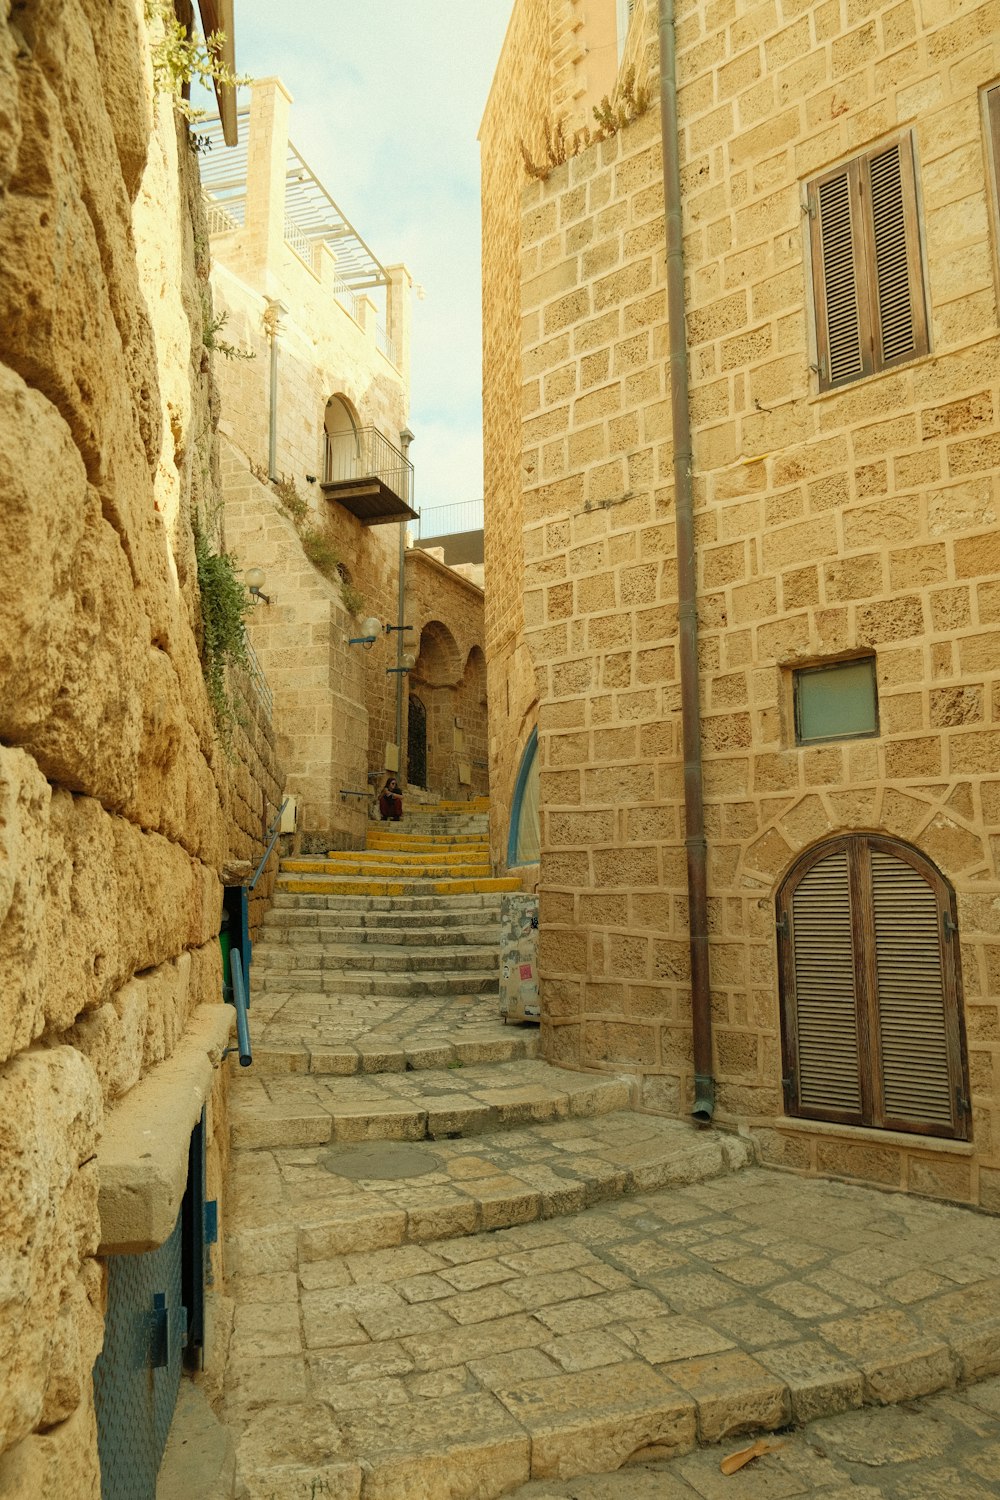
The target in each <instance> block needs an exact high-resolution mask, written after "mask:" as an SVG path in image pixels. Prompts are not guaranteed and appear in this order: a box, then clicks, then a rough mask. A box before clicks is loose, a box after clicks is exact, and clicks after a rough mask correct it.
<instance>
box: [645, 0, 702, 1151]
mask: <svg viewBox="0 0 1000 1500" xmlns="http://www.w3.org/2000/svg"><path fill="white" fill-rule="evenodd" d="M659 6H660V10H659V20H660V129H661V133H662V138H663V204H664V212H665V215H666V241H667V318H668V320H669V328H668V333H669V340H670V356H669V358H670V410H671V420H672V428H673V440H674V520H675V525H676V534H677V595H678V604H679V610H678V614H679V632H680V672H681V731H682V738H683V743H684V823H685V840H684V843H685V848H686V850H687V881H688V908H689V913H688V926H689V942H690V949H691V1029H692V1035H693V1041H694V1108H693V1109H692V1111H691V1113H692V1114H693V1116H694V1118H695V1119H696V1120H698V1121H700V1122H702V1123H703V1124H708V1122H709V1121H710V1120H711V1118H712V1115H713V1113H714V1112H715V1078H714V1076H713V1071H712V1009H711V989H710V982H709V972H708V881H707V863H708V847H707V844H706V841H705V806H704V792H703V778H702V763H701V711H700V705H699V693H698V600H697V591H698V582H697V566H696V557H695V542H694V496H693V492H692V462H693V460H692V452H691V413H690V410H689V407H688V368H687V337H686V330H685V310H684V229H683V223H682V219H681V180H680V150H679V141H678V126H677V40H676V35H675V31H674V0H659Z"/></svg>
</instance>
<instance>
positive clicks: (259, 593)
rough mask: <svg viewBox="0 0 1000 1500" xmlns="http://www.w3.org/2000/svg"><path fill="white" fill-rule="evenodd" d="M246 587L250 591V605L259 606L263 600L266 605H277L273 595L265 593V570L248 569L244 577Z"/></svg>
mask: <svg viewBox="0 0 1000 1500" xmlns="http://www.w3.org/2000/svg"><path fill="white" fill-rule="evenodd" d="M244 577H245V579H246V586H247V588H248V589H249V590H250V603H251V604H259V603H260V601H261V600H262V599H263V601H264V603H265V604H277V602H278V601H277V599H275V598H274V596H273V595H270V594H265V593H264V569H263V568H247V570H246V573H245V575H244Z"/></svg>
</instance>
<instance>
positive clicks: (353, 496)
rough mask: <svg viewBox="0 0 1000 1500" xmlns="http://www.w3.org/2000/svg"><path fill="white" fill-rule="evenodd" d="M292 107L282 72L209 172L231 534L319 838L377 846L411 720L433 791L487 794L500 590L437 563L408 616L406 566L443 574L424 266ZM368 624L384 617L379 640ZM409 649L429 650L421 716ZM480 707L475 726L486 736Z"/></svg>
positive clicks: (302, 808)
mask: <svg viewBox="0 0 1000 1500" xmlns="http://www.w3.org/2000/svg"><path fill="white" fill-rule="evenodd" d="M290 104H291V99H290V97H289V95H288V93H287V91H286V90H285V88H284V87H283V85H282V84H281V83H280V81H278V80H277V79H273V78H272V79H262V80H259V81H257V82H255V83H254V85H253V87H252V89H251V90H250V103H249V105H248V106H247V107H246V108H245V109H242V110H240V111H239V115H238V118H239V121H240V126H241V144H240V145H239V146H238V147H237V148H236V150H235V151H226V150H224V149H222V150H219V149H217V145H218V143H219V142H220V137H221V125H220V124H219V123H218V122H216V123H214V124H211V125H209V126H207V127H206V133H207V134H208V136H209V138H210V139H211V140H212V141H213V149H212V151H211V152H210V153H209V155H208V157H207V159H206V162H205V165H204V166H203V176H204V182H205V186H206V190H207V192H208V195H209V197H208V216H209V227H210V230H211V247H212V257H213V271H212V285H213V289H214V295H215V306H216V309H217V315H218V316H224V317H225V323H224V325H223V329H222V330H220V337H222V336H224V339H225V343H226V345H227V348H228V350H229V353H230V357H229V358H228V359H226V360H225V361H224V362H222V365H221V368H220V374H219V381H220V393H221V403H222V418H221V423H220V430H221V431H222V432H223V434H224V435H225V438H226V442H225V444H224V453H223V478H224V486H225V495H226V526H227V539H228V541H229V544H230V545H231V547H232V548H233V551H234V553H235V555H236V556H237V557H238V558H239V559H240V561H241V563H242V564H243V565H244V567H245V568H247V569H250V568H259V569H261V570H262V571H263V572H264V573H265V575H266V581H265V584H264V586H263V597H262V602H261V603H260V605H259V607H258V608H257V609H256V610H255V611H254V614H253V616H252V619H251V621H250V634H251V638H252V640H253V642H254V645H255V647H256V649H257V652H258V654H259V656H260V659H261V662H262V664H263V666H264V669H265V671H266V673H267V675H268V679H269V681H270V682H271V684H272V687H273V691H274V695H275V724H276V729H277V734H278V744H279V748H280V751H281V755H282V759H283V762H284V764H285V766H286V768H287V773H288V788H289V791H290V792H291V793H292V794H293V795H294V796H295V797H296V798H297V799H298V803H299V825H300V829H301V830H302V840H303V843H304V847H305V848H306V849H308V850H313V849H315V850H317V851H319V850H323V849H327V848H351V847H355V848H356V847H358V846H359V845H360V844H362V843H363V842H364V837H365V828H366V824H367V819H368V811H369V803H370V800H371V797H370V794H371V792H372V790H373V789H374V783H376V782H377V781H378V780H379V779H380V778H381V777H382V775H383V773H384V772H385V771H386V770H393V771H395V770H397V769H398V770H401V771H402V772H403V773H404V774H405V773H406V772H407V770H408V769H409V760H410V756H409V751H408V725H409V723H410V721H411V717H412V719H413V721H414V723H415V725H416V734H417V738H418V740H420V736H421V733H422V731H423V728H424V724H425V719H426V714H427V713H428V712H429V713H430V716H431V727H430V735H431V740H430V745H431V746H432V749H431V753H430V754H429V755H428V754H421V753H420V750H419V747H415V748H416V749H417V753H416V755H415V757H414V769H415V770H416V772H417V775H416V781H417V784H418V785H420V786H426V787H429V788H430V789H432V790H434V791H437V792H444V791H447V792H448V793H449V795H450V794H452V793H454V792H455V791H456V790H457V788H458V786H459V785H465V786H470V787H471V786H472V785H473V784H475V786H476V787H479V786H481V785H483V784H484V777H485V767H484V765H483V764H482V763H484V762H485V749H484V746H480V749H479V751H478V753H477V754H476V755H475V756H474V757H472V759H476V760H478V761H479V762H480V765H479V766H478V767H477V768H476V769H475V773H474V774H473V768H472V766H471V761H470V762H469V778H468V780H466V781H464V782H462V781H461V777H460V772H461V771H464V770H465V768H466V762H467V761H468V760H469V758H468V757H462V756H461V746H460V744H459V742H458V741H457V740H456V741H455V744H459V749H458V750H456V749H455V748H454V745H453V738H454V736H455V735H456V734H458V733H459V732H460V731H459V727H458V725H457V724H456V723H453V722H451V721H454V720H455V719H456V718H460V717H461V716H462V712H465V713H466V714H468V705H467V704H464V705H463V708H461V709H460V708H459V707H458V706H456V705H455V704H451V699H452V698H454V697H455V696H456V695H458V696H462V695H463V693H464V686H463V685H464V684H465V682H466V678H467V676H468V675H469V674H470V673H471V674H472V675H475V673H476V672H477V671H481V662H482V645H483V637H482V594H481V591H478V590H475V589H472V590H471V591H470V589H469V587H468V586H466V585H465V584H464V583H463V581H462V580H460V579H458V578H457V577H456V576H455V575H452V574H451V572H450V570H438V572H437V574H436V575H435V576H436V578H437V602H436V604H435V605H434V607H433V608H431V607H430V604H429V600H425V598H424V596H423V593H422V592H421V590H420V589H419V588H418V595H419V597H418V598H416V599H415V600H414V601H413V609H411V608H410V602H409V599H408V598H407V600H406V603H405V606H404V609H403V617H402V620H400V616H399V610H400V587H399V585H400V569H401V566H402V565H403V559H404V557H405V558H406V559H407V562H406V566H405V568H404V579H405V587H406V588H407V589H408V588H409V581H410V579H411V578H422V577H424V576H425V572H426V569H427V568H430V569H431V570H432V572H433V565H432V564H431V563H427V564H426V565H424V564H421V563H419V562H415V563H414V564H413V566H412V567H411V565H410V556H411V555H410V554H409V553H407V551H406V545H405V534H404V533H405V526H406V523H407V521H409V520H412V519H414V518H415V512H414V510H413V509H412V506H411V503H410V502H411V500H412V498H413V474H412V469H411V466H410V463H409V460H408V458H407V456H406V454H407V450H408V447H409V442H410V440H411V438H412V434H411V433H410V431H409V428H408V425H407V423H408V419H409V401H410V393H409V364H410V356H409V346H410V302H411V287H412V281H411V277H410V273H409V272H408V270H407V269H406V267H405V266H402V265H392V266H389V267H384V266H383V265H382V263H381V262H380V261H379V260H378V259H377V257H376V256H375V254H374V252H373V251H372V250H370V249H369V247H368V245H367V244H366V243H365V241H364V240H363V239H362V238H361V236H360V234H359V233H358V232H357V231H356V230H355V229H354V228H353V226H352V225H351V223H350V221H349V220H348V219H347V218H346V216H345V214H344V212H343V211H342V210H341V209H340V208H339V207H338V205H337V203H336V202H335V201H334V200H333V198H332V197H331V196H330V194H329V192H328V191H327V189H326V187H325V186H324V185H323V184H322V183H321V182H320V181H319V180H318V179H317V178H316V177H315V175H314V174H313V173H312V171H311V170H310V168H309V167H308V165H307V164H306V162H305V161H304V160H303V158H302V156H301V154H300V153H299V151H298V150H297V148H296V147H295V145H294V144H293V142H292V141H291V140H290V138H289V113H290ZM246 355H252V356H254V357H253V358H246V357H245V356H246ZM269 479H270V481H271V482H270V483H269ZM476 599H478V601H479V605H478V607H479V623H478V625H476V624H475V623H474V621H473V620H472V618H471V616H470V610H471V613H472V614H473V615H474V614H475V608H476V606H475V602H474V601H475V600H476ZM414 610H416V614H417V615H419V622H417V623H414V629H413V631H412V632H408V633H404V638H403V640H402V642H401V641H400V634H399V633H397V632H396V631H395V630H385V629H384V628H383V627H385V626H393V627H395V626H396V625H398V624H400V623H406V622H410V621H411V615H413V613H414ZM449 611H452V613H449ZM366 618H373V619H374V620H376V621H377V622H378V624H379V626H380V629H379V633H378V637H377V639H375V640H373V641H369V642H367V643H365V642H364V640H363V639H362V634H361V626H362V623H363V621H364V619H366ZM425 629H427V630H430V631H431V634H430V635H429V636H425V635H424V633H423V632H424V631H425ZM435 632H437V634H435ZM442 632H443V634H442ZM445 637H447V642H446V641H445ZM435 642H436V643H437V644H435ZM456 642H461V643H462V651H461V660H458V657H457V656H455V654H454V653H455V651H456V650H457V646H456ZM473 647H475V650H476V651H477V652H478V657H477V658H476V661H473V662H472V663H471V665H470V652H471V651H472V650H473ZM403 651H407V652H410V653H412V655H413V656H414V657H417V658H418V662H417V668H416V670H415V673H414V678H413V681H414V683H415V684H416V683H417V682H418V681H419V684H420V689H421V691H420V693H419V694H417V693H414V701H413V706H412V709H409V708H408V699H409V688H408V685H407V681H406V673H405V672H401V671H399V670H398V668H399V665H400V657H401V654H402V652H403ZM477 663H478V664H479V665H477ZM421 674H423V675H421ZM465 696H466V697H467V696H468V694H465ZM484 696H485V689H484V691H483V694H482V695H481V697H484ZM425 700H426V701H425ZM446 701H447V702H448V703H449V704H451V706H450V709H449V712H448V714H446V713H445V703H446ZM421 710H424V711H425V712H424V717H423V718H422V717H421V716H420V711H421ZM477 714H478V717H477V723H476V727H475V728H474V729H471V730H470V735H471V738H472V739H475V740H477V742H478V741H480V740H481V741H485V713H484V711H483V710H481V709H480V710H477ZM446 718H448V719H449V722H448V724H447V726H446V727H447V733H445V719H446ZM480 720H481V722H480ZM445 739H446V740H447V754H445V749H444V745H445ZM428 767H429V769H430V780H427V776H426V772H427V768H428ZM411 779H414V778H413V777H411Z"/></svg>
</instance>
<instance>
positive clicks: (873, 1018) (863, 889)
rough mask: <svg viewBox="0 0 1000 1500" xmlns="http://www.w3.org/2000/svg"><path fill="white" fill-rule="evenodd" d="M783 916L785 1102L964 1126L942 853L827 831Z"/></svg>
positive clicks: (952, 912) (809, 1112) (957, 1004)
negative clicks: (934, 857)
mask: <svg viewBox="0 0 1000 1500" xmlns="http://www.w3.org/2000/svg"><path fill="white" fill-rule="evenodd" d="M777 917H778V923H777V925H778V951H779V960H780V974H781V997H782V1005H781V1012H782V1055H783V1059H784V1079H783V1082H784V1088H785V1107H786V1109H787V1111H788V1113H789V1114H791V1115H796V1116H800V1117H804V1118H806V1119H818V1120H831V1121H837V1122H839V1123H841V1124H845V1125H868V1126H873V1127H875V1128H876V1129H881V1130H904V1131H917V1132H919V1133H921V1134H923V1135H940V1136H952V1137H955V1138H958V1139H963V1140H964V1139H965V1138H966V1137H967V1136H968V1134H969V1103H968V1083H967V1071H966V1059H965V1041H964V1035H963V1028H962V1015H961V974H960V967H959V955H958V925H957V921H956V909H955V898H954V893H953V892H952V890H951V887H950V886H949V885H948V883H947V882H946V881H945V879H944V877H943V876H942V875H941V874H940V872H939V871H938V870H937V869H936V868H935V866H934V865H932V864H931V862H930V861H929V860H928V859H926V858H925V857H924V856H923V855H922V854H921V853H920V852H919V851H918V850H917V849H914V848H912V847H911V846H910V845H909V844H904V843H902V842H900V841H899V840H897V839H891V838H886V837H883V836H881V835H878V834H867V833H865V834H846V835H843V836H841V837H839V838H835V839H829V840H827V841H826V842H824V843H822V844H820V845H818V846H817V847H816V848H813V849H810V850H809V851H808V852H807V853H806V854H804V855H802V856H801V858H799V859H798V860H797V861H796V863H795V864H794V865H793V866H792V868H791V870H790V871H789V873H788V875H787V876H786V877H785V880H784V882H783V883H782V885H781V888H780V890H779V891H778V897H777Z"/></svg>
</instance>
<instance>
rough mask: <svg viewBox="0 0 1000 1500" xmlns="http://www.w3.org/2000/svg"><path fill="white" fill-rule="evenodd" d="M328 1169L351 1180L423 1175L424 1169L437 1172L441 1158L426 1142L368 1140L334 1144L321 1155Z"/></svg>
mask: <svg viewBox="0 0 1000 1500" xmlns="http://www.w3.org/2000/svg"><path fill="white" fill-rule="evenodd" d="M321 1161H322V1163H323V1166H324V1167H326V1169H327V1171H328V1172H334V1173H336V1175H337V1176H338V1177H349V1178H350V1179H351V1181H352V1182H357V1181H359V1180H360V1179H361V1178H365V1177H371V1178H393V1177H423V1176H424V1174H425V1173H426V1172H437V1171H439V1170H440V1168H441V1165H442V1163H441V1158H440V1156H438V1155H437V1153H436V1152H434V1151H431V1150H429V1149H428V1147H426V1146H414V1145H410V1144H409V1143H408V1142H406V1141H371V1142H369V1143H367V1144H365V1145H363V1146H334V1147H333V1148H332V1149H331V1150H330V1151H327V1152H326V1154H325V1155H324V1156H323V1157H321Z"/></svg>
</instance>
